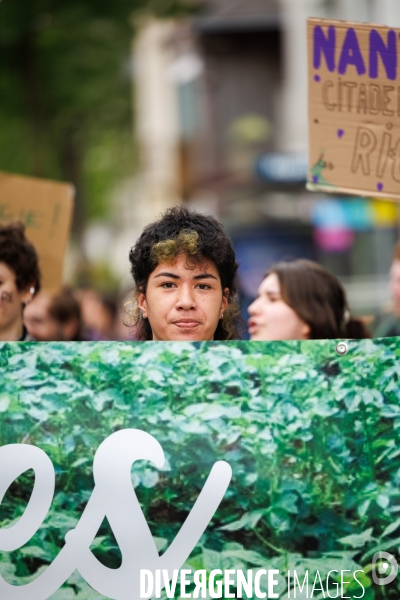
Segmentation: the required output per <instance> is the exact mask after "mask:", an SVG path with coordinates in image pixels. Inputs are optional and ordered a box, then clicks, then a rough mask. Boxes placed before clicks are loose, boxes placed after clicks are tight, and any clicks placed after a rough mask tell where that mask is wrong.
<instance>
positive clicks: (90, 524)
mask: <svg viewBox="0 0 400 600" xmlns="http://www.w3.org/2000/svg"><path fill="white" fill-rule="evenodd" d="M348 350H349V351H348V353H347V354H346V355H343V356H339V355H338V354H337V352H336V342H335V341H334V340H328V341H326V340H318V341H306V342H266V343H264V342H229V343H228V342H214V343H213V342H211V343H185V342H157V343H154V342H136V343H121V342H105V343H101V342H100V343H99V342H97V343H89V342H88V343H85V344H82V343H73V342H71V343H48V344H44V343H42V344H41V343H25V344H21V343H19V344H18V343H2V344H0V357H1V361H0V378H1V381H2V390H1V394H0V598H2V599H3V598H4V599H5V600H45V599H47V598H51V599H52V600H66V599H69V598H71V599H72V598H74V599H76V600H104V599H105V598H111V599H115V600H127V599H132V600H138V599H139V598H150V597H153V596H155V597H158V598H160V597H161V598H163V600H165V599H166V597H167V595H168V597H176V598H192V597H193V598H195V597H197V598H205V597H213V598H220V597H222V598H232V597H244V598H278V597H279V598H281V599H284V598H296V597H297V598H299V597H301V598H328V597H331V598H335V597H336V598H337V597H340V598H362V597H364V598H369V599H370V600H372V599H373V598H378V597H383V596H382V589H384V596H385V598H398V597H399V591H400V577H397V563H396V558H397V557H398V547H399V532H400V519H399V497H400V493H399V481H400V450H399V445H400V395H399V393H400V382H399V369H398V356H399V353H400V338H386V339H382V340H361V341H349V342H348ZM381 551H382V552H383V553H384V554H385V556H383V558H384V559H385V561H384V564H383V565H382V564H381V563H382V561H381V560H379V558H382V557H381V556H380V554H379V553H380V552H381ZM385 564H386V567H384V565H385ZM378 567H382V569H383V570H382V569H381V570H379V569H378ZM200 584H202V586H201V585H200ZM382 585H385V587H384V588H380V587H379V586H382ZM199 587H200V588H201V589H200V590H199ZM161 588H165V589H161ZM196 589H197V595H196V593H195V592H196ZM301 589H302V591H301Z"/></svg>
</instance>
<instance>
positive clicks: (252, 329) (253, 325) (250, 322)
mask: <svg viewBox="0 0 400 600" xmlns="http://www.w3.org/2000/svg"><path fill="white" fill-rule="evenodd" d="M247 325H248V328H249V334H250V335H253V334H254V333H256V331H257V330H258V325H257V323H256V321H254V319H249V320H248V321H247Z"/></svg>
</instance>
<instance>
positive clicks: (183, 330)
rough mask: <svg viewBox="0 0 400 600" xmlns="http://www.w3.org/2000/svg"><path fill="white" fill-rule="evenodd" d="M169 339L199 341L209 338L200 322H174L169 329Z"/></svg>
mask: <svg viewBox="0 0 400 600" xmlns="http://www.w3.org/2000/svg"><path fill="white" fill-rule="evenodd" d="M169 339H170V340H171V341H174V340H176V341H185V340H186V341H191V342H201V341H207V340H208V339H209V338H208V337H207V335H206V333H205V331H204V328H203V327H202V324H201V323H193V325H189V324H188V323H184V324H180V323H174V324H173V326H172V328H170V331H169Z"/></svg>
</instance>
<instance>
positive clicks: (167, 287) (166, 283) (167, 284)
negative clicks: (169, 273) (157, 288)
mask: <svg viewBox="0 0 400 600" xmlns="http://www.w3.org/2000/svg"><path fill="white" fill-rule="evenodd" d="M161 287H162V288H164V289H165V290H170V289H172V288H174V287H176V284H175V283H174V282H173V281H164V283H162V284H161Z"/></svg>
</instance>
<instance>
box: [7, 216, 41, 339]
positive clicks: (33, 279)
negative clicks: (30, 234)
mask: <svg viewBox="0 0 400 600" xmlns="http://www.w3.org/2000/svg"><path fill="white" fill-rule="evenodd" d="M39 290H40V271H39V264H38V257H37V254H36V250H35V248H34V247H33V245H32V244H31V243H30V242H28V240H27V239H26V237H25V227H24V225H23V224H22V223H9V224H8V225H0V341H28V340H29V335H28V332H27V330H26V328H25V326H24V324H23V320H22V313H23V310H24V308H25V306H26V305H27V304H28V303H29V302H30V301H31V300H32V298H33V297H34V296H35V294H37V292H38V291H39Z"/></svg>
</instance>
